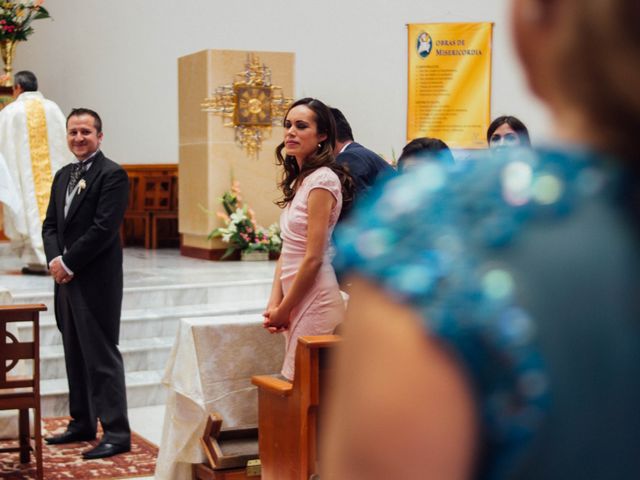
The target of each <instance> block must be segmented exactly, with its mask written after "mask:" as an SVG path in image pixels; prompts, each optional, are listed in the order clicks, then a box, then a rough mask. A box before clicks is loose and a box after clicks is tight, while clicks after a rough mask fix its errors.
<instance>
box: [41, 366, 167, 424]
mask: <svg viewBox="0 0 640 480" xmlns="http://www.w3.org/2000/svg"><path fill="white" fill-rule="evenodd" d="M163 373H164V371H163V370H147V371H137V372H126V373H125V376H126V378H125V381H126V384H127V404H128V407H129V408H132V407H146V406H149V405H163V404H164V403H166V395H167V393H166V388H165V387H164V386H163V385H162V383H161V381H162V375H163ZM40 397H41V402H42V403H41V405H42V414H43V416H46V417H60V416H64V415H69V395H68V387H67V380H66V378H58V379H53V380H42V381H41V382H40Z"/></svg>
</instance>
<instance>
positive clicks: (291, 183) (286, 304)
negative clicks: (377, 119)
mask: <svg viewBox="0 0 640 480" xmlns="http://www.w3.org/2000/svg"><path fill="white" fill-rule="evenodd" d="M335 138H336V127H335V122H334V119H333V115H332V114H331V111H330V110H329V108H328V107H327V106H326V105H325V104H324V103H322V102H321V101H320V100H316V99H313V98H303V99H301V100H298V101H296V102H295V103H294V104H293V105H291V107H290V108H289V110H288V112H287V115H286V117H285V121H284V141H283V142H282V143H281V144H280V145H279V146H278V147H277V149H276V157H277V160H278V164H279V165H282V166H283V178H282V181H281V182H280V188H281V189H282V193H283V195H284V197H283V199H282V200H280V201H279V202H278V205H279V206H280V207H282V208H283V209H284V210H283V212H282V216H281V217H280V228H281V232H282V233H281V235H282V253H281V254H280V259H279V260H278V264H277V266H276V271H275V275H274V279H273V287H272V290H271V296H270V298H269V303H268V305H267V308H266V310H265V312H264V314H263V315H264V326H265V328H267V329H268V330H269V331H270V332H272V333H275V332H283V333H284V334H285V338H286V355H285V360H284V365H283V367H282V375H283V376H284V377H286V378H287V379H289V380H293V376H294V358H295V350H296V344H297V339H298V337H299V336H302V335H324V334H329V333H332V332H333V330H334V329H335V327H336V326H337V325H338V323H340V322H341V321H342V319H343V316H344V302H343V300H342V296H341V295H340V289H339V287H338V282H337V280H336V275H335V272H334V270H333V267H332V265H331V261H330V259H329V255H328V247H329V239H330V238H331V234H332V233H333V228H334V227H335V225H336V222H337V220H338V217H339V216H340V211H341V209H342V203H343V201H348V200H349V199H350V197H351V192H352V188H353V186H352V182H351V178H350V176H349V174H348V173H347V171H346V170H345V169H344V167H342V166H340V165H338V164H337V163H336V161H335V158H334V156H333V149H334V145H335ZM283 152H284V155H283Z"/></svg>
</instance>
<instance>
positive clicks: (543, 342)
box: [321, 0, 640, 480]
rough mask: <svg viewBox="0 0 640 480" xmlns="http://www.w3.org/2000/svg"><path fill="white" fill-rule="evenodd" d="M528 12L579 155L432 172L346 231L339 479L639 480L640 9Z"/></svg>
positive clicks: (335, 408)
mask: <svg viewBox="0 0 640 480" xmlns="http://www.w3.org/2000/svg"><path fill="white" fill-rule="evenodd" d="M512 5H513V6H514V8H513V17H512V20H513V26H514V28H513V30H514V33H515V43H516V47H517V50H518V53H519V55H520V59H521V61H522V63H523V64H524V67H525V71H526V74H527V79H528V82H529V85H530V87H531V89H532V90H533V91H534V93H535V94H536V95H537V96H538V97H540V98H541V99H542V100H543V101H544V102H545V103H546V104H547V105H548V106H549V107H550V111H551V112H552V113H553V117H554V129H553V131H554V132H555V133H556V134H557V136H558V137H559V138H558V140H559V142H560V145H562V144H564V146H556V147H554V148H552V149H551V148H549V149H544V150H542V149H540V150H532V149H524V150H523V149H520V148H507V149H500V150H498V151H495V150H494V151H493V152H491V153H490V154H487V153H486V152H484V153H482V152H481V153H479V154H480V155H481V156H482V157H483V158H481V160H480V161H475V162H468V163H469V168H468V169H463V170H457V171H453V170H450V169H449V170H447V169H444V168H443V169H441V170H439V171H438V169H434V166H433V165H429V166H428V168H427V167H426V166H425V167H424V168H417V169H416V170H415V171H414V172H412V174H411V175H400V176H399V177H398V178H395V179H393V180H391V181H389V182H387V184H386V185H385V186H384V188H383V189H379V190H377V191H374V192H372V194H371V197H370V200H369V201H368V203H367V202H366V203H365V204H364V205H362V206H361V207H357V208H356V211H355V212H354V215H353V217H352V219H351V220H350V222H349V223H348V224H347V225H345V226H344V228H341V229H340V230H339V231H337V232H336V235H335V239H336V249H337V256H336V259H335V265H336V268H337V269H338V270H339V271H341V272H350V274H351V276H350V277H349V280H350V281H351V282H352V288H351V290H350V299H349V307H348V310H347V315H346V317H347V318H346V320H345V323H344V334H345V337H346V340H345V342H344V347H343V349H342V350H341V351H340V352H339V353H340V355H341V358H340V359H339V361H338V373H337V379H336V381H335V383H334V388H332V394H333V395H335V398H333V399H332V402H330V407H331V408H330V419H331V421H330V422H329V424H328V425H326V426H325V427H324V433H325V434H326V440H327V441H326V442H325V443H326V451H325V452H324V456H323V457H321V458H323V459H324V461H325V462H327V463H326V466H325V468H324V470H323V471H322V478H323V480H334V479H349V480H365V479H366V480H386V479H390V478H393V479H398V480H405V479H421V480H423V479H436V480H449V479H467V478H474V479H510V480H515V479H518V480H520V479H536V480H541V479H544V480H561V479H562V480H566V479H589V480H612V479H632V478H633V479H637V478H640V455H638V452H639V448H640V447H639V446H640V409H639V408H638V405H640V253H639V252H640V200H639V199H640V173H639V170H640V167H639V166H638V139H637V137H638V131H640V90H639V89H638V88H637V86H638V85H639V84H640V29H639V28H638V25H640V3H639V2H638V0H607V1H601V0H558V1H547V0H512ZM594 59H598V61H594Z"/></svg>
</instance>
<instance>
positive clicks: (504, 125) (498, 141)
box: [487, 115, 531, 148]
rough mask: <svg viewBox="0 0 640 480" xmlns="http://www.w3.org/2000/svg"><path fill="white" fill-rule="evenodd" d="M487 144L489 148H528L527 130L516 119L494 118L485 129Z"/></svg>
mask: <svg viewBox="0 0 640 480" xmlns="http://www.w3.org/2000/svg"><path fill="white" fill-rule="evenodd" d="M487 143H488V144H489V147H490V148H499V147H516V146H518V147H529V146H531V139H530V138H529V130H527V127H526V126H525V125H524V123H522V122H521V121H520V120H518V119H517V118H516V117H512V116H509V115H504V116H502V117H498V118H496V119H495V120H494V121H493V122H491V125H489V128H488V129H487Z"/></svg>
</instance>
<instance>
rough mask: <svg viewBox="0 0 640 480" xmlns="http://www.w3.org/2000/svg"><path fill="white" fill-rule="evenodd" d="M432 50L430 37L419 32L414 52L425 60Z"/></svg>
mask: <svg viewBox="0 0 640 480" xmlns="http://www.w3.org/2000/svg"><path fill="white" fill-rule="evenodd" d="M432 48H433V41H432V40H431V35H429V34H428V33H427V32H420V34H419V35H418V40H417V41H416V51H417V52H418V55H420V56H421V57H422V58H427V57H428V56H429V54H430V53H431V49H432Z"/></svg>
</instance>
